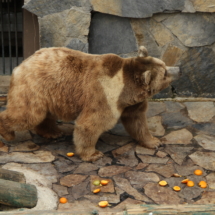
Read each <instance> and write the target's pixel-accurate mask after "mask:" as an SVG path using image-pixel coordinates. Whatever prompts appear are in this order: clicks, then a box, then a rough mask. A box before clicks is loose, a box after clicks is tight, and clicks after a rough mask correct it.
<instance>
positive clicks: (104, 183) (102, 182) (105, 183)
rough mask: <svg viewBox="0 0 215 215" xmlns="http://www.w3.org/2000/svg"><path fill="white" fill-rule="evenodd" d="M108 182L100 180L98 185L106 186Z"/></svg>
mask: <svg viewBox="0 0 215 215" xmlns="http://www.w3.org/2000/svg"><path fill="white" fill-rule="evenodd" d="M108 182H109V181H107V180H101V181H100V184H102V185H107V184H108Z"/></svg>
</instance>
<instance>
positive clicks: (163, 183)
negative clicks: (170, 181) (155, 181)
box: [159, 181, 167, 187]
mask: <svg viewBox="0 0 215 215" xmlns="http://www.w3.org/2000/svg"><path fill="white" fill-rule="evenodd" d="M159 185H160V186H162V187H164V186H166V185H167V182H166V181H159Z"/></svg>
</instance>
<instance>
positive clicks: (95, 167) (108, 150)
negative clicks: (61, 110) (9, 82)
mask: <svg viewBox="0 0 215 215" xmlns="http://www.w3.org/2000/svg"><path fill="white" fill-rule="evenodd" d="M1 110H3V108H1ZM147 115H148V122H149V127H150V130H151V132H152V133H153V135H155V136H157V137H159V138H161V140H162V142H163V143H164V146H162V147H160V148H159V149H158V150H152V149H146V148H142V147H140V146H138V145H137V144H136V143H135V141H134V140H132V139H131V138H130V137H129V135H128V134H127V133H126V132H125V130H124V128H123V126H122V125H121V124H117V125H116V126H115V128H114V129H112V130H111V131H109V132H106V133H104V134H103V135H102V136H101V137H100V139H99V141H98V143H97V148H98V149H99V150H101V151H102V152H103V153H104V154H105V156H104V157H103V158H102V159H100V160H98V161H96V162H93V163H89V162H82V161H81V160H80V159H79V158H78V157H77V156H76V155H75V156H73V157H67V155H66V153H67V152H74V145H73V144H72V143H71V139H72V131H73V124H59V126H60V127H61V129H62V130H63V131H64V133H65V135H64V136H63V137H62V138H59V139H57V140H47V139H44V138H41V137H39V136H38V135H36V134H35V133H34V132H29V131H26V132H19V133H17V137H16V140H14V141H12V142H5V141H4V140H3V139H0V154H1V156H0V164H1V167H2V168H5V169H10V170H16V171H19V172H23V173H24V174H25V176H26V182H27V183H31V184H35V185H36V186H37V189H38V194H39V201H38V204H37V206H36V207H35V208H34V210H36V209H38V210H40V209H43V210H53V209H54V210H77V211H79V212H80V211H81V210H86V211H91V212H92V211H103V212H107V213H108V212H113V211H115V212H116V211H121V210H123V209H124V208H125V205H126V204H130V203H132V204H187V203H188V204H210V203H213V204H215V190H214V189H215V105H214V103H213V102H184V103H179V102H172V101H164V102H150V105H149V111H148V113H147ZM195 169H201V170H202V171H203V175H202V176H195V175H194V174H193V171H194V170H195ZM174 173H178V174H179V175H182V176H183V177H181V178H178V177H172V175H173V174H174ZM185 177H188V178H189V179H190V180H193V181H194V182H195V186H194V187H187V186H186V185H184V184H181V180H182V179H183V178H185ZM97 179H108V180H109V184H108V185H107V186H103V187H101V192H100V193H98V194H93V193H92V190H93V189H94V188H95V186H94V185H93V184H92V182H93V181H94V180H97ZM160 180H166V181H167V182H168V186H167V187H160V186H159V185H158V182H159V181H160ZM201 180H204V181H207V183H208V188H206V189H202V188H200V187H198V182H199V181H201ZM175 185H178V186H180V187H181V191H179V192H175V191H173V190H172V187H173V186H175ZM60 197H66V198H67V199H68V201H69V202H68V203H66V204H59V203H58V199H59V198H60ZM100 200H108V201H109V203H110V204H111V206H110V207H108V208H104V209H102V208H99V207H98V206H97V204H98V202H99V201H100ZM2 210H4V208H3V209H2Z"/></svg>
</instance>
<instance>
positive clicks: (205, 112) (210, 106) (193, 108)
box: [184, 102, 215, 122]
mask: <svg viewBox="0 0 215 215" xmlns="http://www.w3.org/2000/svg"><path fill="white" fill-rule="evenodd" d="M184 104H185V105H186V107H187V110H188V115H189V117H190V118H191V119H192V120H194V121H196V122H208V121H209V120H211V119H212V118H213V117H214V115H215V107H214V103H213V102H204V103H203V102H185V103H184Z"/></svg>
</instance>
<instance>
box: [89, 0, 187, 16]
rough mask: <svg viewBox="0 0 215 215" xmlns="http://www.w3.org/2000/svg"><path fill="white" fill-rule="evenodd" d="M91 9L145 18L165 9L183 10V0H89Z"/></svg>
mask: <svg viewBox="0 0 215 215" xmlns="http://www.w3.org/2000/svg"><path fill="white" fill-rule="evenodd" d="M91 4H92V6H93V10H95V11H98V12H101V13H108V14H113V15H117V16H123V17H132V18H145V17H150V16H152V15H153V14H154V13H159V12H163V11H164V8H165V10H166V11H175V10H183V8H184V0H182V1H169V0H164V1H160V0H158V1H157V0H146V1H141V0H135V1H132V0H123V1H122V0H111V1H110V0H104V1H102V2H101V1H99V0H91Z"/></svg>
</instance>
